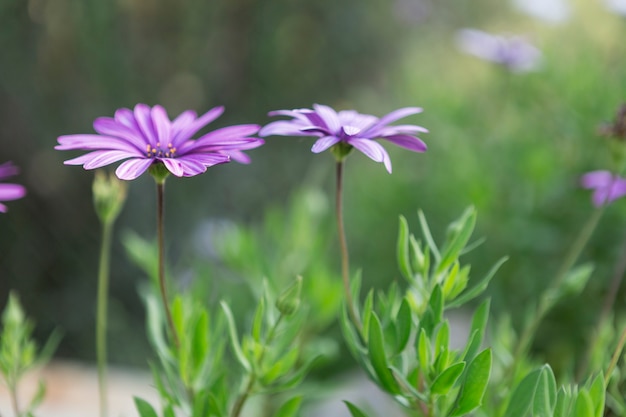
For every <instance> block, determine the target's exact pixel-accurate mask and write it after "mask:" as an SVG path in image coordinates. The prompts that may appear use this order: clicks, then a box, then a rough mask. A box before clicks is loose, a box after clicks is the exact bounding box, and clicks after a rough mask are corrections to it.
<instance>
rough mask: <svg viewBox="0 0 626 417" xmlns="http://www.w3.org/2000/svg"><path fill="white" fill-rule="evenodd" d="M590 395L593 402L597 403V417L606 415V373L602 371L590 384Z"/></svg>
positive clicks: (595, 408)
mask: <svg viewBox="0 0 626 417" xmlns="http://www.w3.org/2000/svg"><path fill="white" fill-rule="evenodd" d="M589 396H590V398H591V401H592V402H593V404H595V407H594V411H595V417H602V416H603V415H604V404H605V401H606V388H605V386H604V374H603V373H602V372H600V373H599V374H598V375H596V377H595V378H594V379H593V381H592V382H591V385H590V386H589Z"/></svg>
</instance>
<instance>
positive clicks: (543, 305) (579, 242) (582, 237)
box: [512, 206, 604, 366]
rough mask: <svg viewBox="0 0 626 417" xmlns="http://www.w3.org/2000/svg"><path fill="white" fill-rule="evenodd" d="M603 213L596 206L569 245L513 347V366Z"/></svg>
mask: <svg viewBox="0 0 626 417" xmlns="http://www.w3.org/2000/svg"><path fill="white" fill-rule="evenodd" d="M602 214H604V206H602V207H599V208H596V209H595V210H594V211H593V212H592V213H591V216H590V217H589V219H588V220H587V223H585V225H584V226H583V228H582V229H581V230H580V233H579V234H578V236H577V238H576V240H575V241H574V244H573V245H572V246H571V248H570V250H569V252H568V253H567V255H566V257H565V259H564V260H563V263H562V264H561V267H560V268H559V270H558V272H557V273H556V275H555V276H554V279H553V280H552V282H551V283H550V285H549V286H548V288H546V289H545V290H544V292H543V293H542V294H541V297H540V299H539V304H538V305H537V309H536V310H535V314H534V315H533V318H532V321H530V322H529V324H527V325H526V327H525V328H524V331H523V332H522V336H521V337H520V339H519V342H518V343H517V348H516V349H515V353H514V355H513V361H512V364H513V366H515V364H517V363H518V362H519V360H520V358H521V356H522V355H523V354H525V353H526V351H527V350H528V348H529V346H530V344H531V342H532V339H533V336H534V335H535V333H536V331H537V328H538V327H539V323H541V320H542V319H543V317H544V316H545V315H546V313H547V312H548V311H549V310H550V308H551V307H552V305H553V297H554V293H555V291H556V290H558V288H559V286H560V285H561V284H562V283H563V280H564V279H565V277H567V273H568V272H569V271H570V270H571V269H572V267H573V266H574V264H575V263H576V261H577V260H578V258H579V257H580V254H581V252H582V250H583V249H584V247H585V245H586V244H587V242H588V241H589V239H590V238H591V235H592V233H593V231H594V230H595V228H596V226H597V225H598V222H599V221H600V218H601V217H602Z"/></svg>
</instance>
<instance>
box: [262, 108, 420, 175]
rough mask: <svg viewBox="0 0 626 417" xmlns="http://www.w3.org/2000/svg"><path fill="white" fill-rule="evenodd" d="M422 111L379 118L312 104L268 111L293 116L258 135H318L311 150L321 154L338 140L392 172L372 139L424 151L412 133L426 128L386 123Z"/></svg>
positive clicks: (382, 150) (401, 111)
mask: <svg viewBox="0 0 626 417" xmlns="http://www.w3.org/2000/svg"><path fill="white" fill-rule="evenodd" d="M421 112H422V109H421V108H419V107H404V108H401V109H398V110H395V111H393V112H391V113H389V114H387V115H386V116H383V117H381V118H380V119H379V118H378V117H376V116H371V115H369V114H361V113H358V112H356V111H354V110H343V111H340V112H336V111H335V110H333V109H332V108H330V107H328V106H324V105H321V104H314V105H313V110H311V109H296V110H278V111H274V112H271V113H270V114H269V115H270V116H288V117H292V119H291V120H279V121H276V122H272V123H270V124H268V125H267V126H265V127H263V128H262V129H261V131H260V132H259V134H260V135H261V136H269V135H283V136H318V137H319V138H320V139H318V140H317V142H315V143H314V144H313V147H312V148H311V151H312V152H314V153H320V152H323V151H325V150H326V149H329V148H331V147H333V146H335V145H337V144H339V143H345V144H347V145H349V146H350V147H354V148H356V149H358V150H359V151H361V152H363V153H364V154H365V155H367V157H369V158H370V159H372V160H374V161H376V162H382V163H383V164H384V165H385V168H387V171H388V172H389V173H391V160H390V159H389V154H387V151H386V150H385V148H383V147H382V146H381V145H380V144H378V143H377V142H375V141H374V139H378V138H380V139H385V140H388V141H389V142H391V143H393V144H395V145H398V146H400V147H403V148H405V149H408V150H411V151H413V152H425V151H426V144H425V143H424V142H423V141H422V140H421V139H419V138H418V137H417V136H415V135H416V134H417V133H419V132H428V130H427V129H425V128H423V127H421V126H416V125H396V126H388V125H389V123H392V122H395V121H396V120H398V119H402V118H404V117H407V116H410V115H412V114H417V113H421Z"/></svg>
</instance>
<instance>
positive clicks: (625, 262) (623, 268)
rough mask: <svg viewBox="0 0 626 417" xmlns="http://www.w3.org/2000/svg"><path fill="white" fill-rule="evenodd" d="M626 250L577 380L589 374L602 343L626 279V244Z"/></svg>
mask: <svg viewBox="0 0 626 417" xmlns="http://www.w3.org/2000/svg"><path fill="white" fill-rule="evenodd" d="M623 246H624V250H623V252H622V256H621V258H620V260H619V262H618V263H617V265H616V266H615V270H614V271H613V277H612V278H611V283H610V284H609V289H608V292H607V293H606V296H605V297H604V302H603V303H602V310H601V312H600V315H599V316H598V321H597V323H596V325H595V326H594V328H593V334H592V336H591V339H590V343H589V345H588V346H587V351H586V352H585V356H584V357H583V360H582V362H581V364H580V367H579V368H578V372H577V373H576V380H578V381H580V380H581V378H582V377H583V376H584V373H585V372H587V367H588V366H589V362H590V361H591V356H592V354H593V352H594V351H595V350H596V349H597V347H598V343H599V342H600V340H599V339H600V333H601V332H602V329H603V328H604V323H605V322H606V321H607V320H608V319H609V316H610V314H611V310H612V309H613V305H614V304H615V297H617V291H618V290H619V287H620V286H621V284H622V280H623V278H624V273H626V244H624V245H623Z"/></svg>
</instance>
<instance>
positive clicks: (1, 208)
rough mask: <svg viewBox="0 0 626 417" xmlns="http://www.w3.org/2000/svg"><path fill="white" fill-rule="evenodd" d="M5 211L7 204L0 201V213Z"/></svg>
mask: <svg viewBox="0 0 626 417" xmlns="http://www.w3.org/2000/svg"><path fill="white" fill-rule="evenodd" d="M6 212H7V206H5V205H4V204H2V203H0V213H6Z"/></svg>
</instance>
